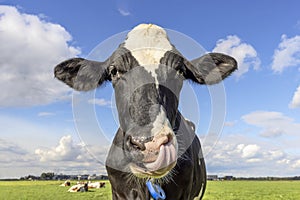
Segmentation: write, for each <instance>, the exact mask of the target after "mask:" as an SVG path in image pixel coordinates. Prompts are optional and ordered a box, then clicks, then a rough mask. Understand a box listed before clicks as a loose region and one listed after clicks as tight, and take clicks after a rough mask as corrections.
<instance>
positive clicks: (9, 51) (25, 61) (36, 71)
mask: <svg viewBox="0 0 300 200" xmlns="http://www.w3.org/2000/svg"><path fill="white" fill-rule="evenodd" d="M0 16H1V17H0V30H1V31H0V43H1V45H0V52H1V54H0V67H1V73H0V85H1V95H0V106H2V107H5V106H31V105H44V104H48V103H51V102H54V101H57V100H59V99H62V98H66V95H67V93H66V92H68V91H70V90H69V88H68V87H66V86H64V84H62V83H59V81H57V80H55V79H54V78H53V77H54V75H53V68H54V66H55V65H56V64H58V63H59V62H61V61H63V60H64V59H66V58H70V57H74V56H76V55H78V54H80V50H79V48H77V47H74V46H72V45H70V44H69V42H71V41H72V37H71V35H70V34H69V33H68V32H67V31H66V30H65V29H64V28H63V27H62V26H60V25H58V24H53V23H49V22H46V21H44V20H43V19H41V18H39V17H38V16H36V15H30V14H25V13H20V12H19V11H18V10H17V9H16V8H15V7H12V6H0Z"/></svg>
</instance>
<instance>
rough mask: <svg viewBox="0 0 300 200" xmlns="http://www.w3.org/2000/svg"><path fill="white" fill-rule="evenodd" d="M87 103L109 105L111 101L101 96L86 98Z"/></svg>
mask: <svg viewBox="0 0 300 200" xmlns="http://www.w3.org/2000/svg"><path fill="white" fill-rule="evenodd" d="M88 103H89V104H95V105H98V106H111V101H108V100H105V99H103V98H101V99H97V98H95V99H90V100H88Z"/></svg>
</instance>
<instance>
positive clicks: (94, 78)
mask: <svg viewBox="0 0 300 200" xmlns="http://www.w3.org/2000/svg"><path fill="white" fill-rule="evenodd" d="M107 66H108V65H107V63H106V62H97V61H91V60H86V59H83V58H72V59H69V60H66V61H64V62H62V63H60V64H58V65H57V66H56V67H55V69H54V75H55V77H56V78H57V79H58V80H60V81H62V82H64V83H65V84H67V85H69V86H70V87H72V88H74V89H75V90H78V91H88V90H92V89H95V88H97V87H98V86H99V85H101V84H102V83H103V82H104V81H106V80H108V74H107Z"/></svg>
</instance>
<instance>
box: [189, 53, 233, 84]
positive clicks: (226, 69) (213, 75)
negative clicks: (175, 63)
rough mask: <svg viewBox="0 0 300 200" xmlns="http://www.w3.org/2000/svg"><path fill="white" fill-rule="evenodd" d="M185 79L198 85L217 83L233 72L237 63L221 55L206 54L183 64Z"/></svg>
mask: <svg viewBox="0 0 300 200" xmlns="http://www.w3.org/2000/svg"><path fill="white" fill-rule="evenodd" d="M185 66H186V68H187V72H186V75H187V78H189V79H192V80H193V81H195V82H197V83H200V84H207V85H211V84H215V83H219V82H220V81H222V80H223V79H225V78H226V77H227V76H229V75H230V74H231V73H232V72H233V71H234V70H236V69H237V62H236V60H235V59H234V58H232V57H230V56H228V55H225V54H221V53H208V54H205V55H203V56H201V57H200V58H197V59H194V60H192V61H187V62H186V63H185Z"/></svg>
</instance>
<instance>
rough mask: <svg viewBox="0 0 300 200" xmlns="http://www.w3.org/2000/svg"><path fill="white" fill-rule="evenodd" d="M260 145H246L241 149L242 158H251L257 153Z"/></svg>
mask: <svg viewBox="0 0 300 200" xmlns="http://www.w3.org/2000/svg"><path fill="white" fill-rule="evenodd" d="M259 150H260V147H259V146H258V145H256V144H249V145H246V146H245V147H244V148H243V150H242V158H253V157H255V156H256V155H257V153H258V151H259Z"/></svg>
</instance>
